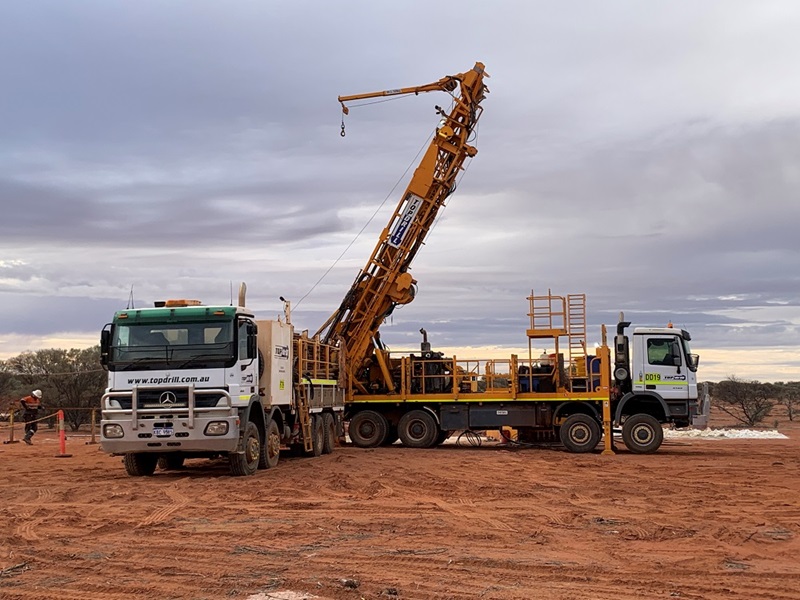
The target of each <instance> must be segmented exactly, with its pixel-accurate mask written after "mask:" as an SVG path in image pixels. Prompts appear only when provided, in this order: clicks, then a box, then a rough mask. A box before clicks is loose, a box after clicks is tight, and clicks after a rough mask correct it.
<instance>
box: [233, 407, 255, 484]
mask: <svg viewBox="0 0 800 600" xmlns="http://www.w3.org/2000/svg"><path fill="white" fill-rule="evenodd" d="M260 456H261V438H260V437H259V435H258V427H256V424H255V423H253V422H252V421H248V422H247V426H246V427H245V429H244V452H242V453H241V454H239V453H238V452H231V453H230V454H229V455H228V461H229V462H230V469H231V475H233V476H234V477H242V476H244V475H254V474H255V472H256V470H257V469H258V462H259V457H260Z"/></svg>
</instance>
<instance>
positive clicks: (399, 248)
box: [317, 62, 489, 394]
mask: <svg viewBox="0 0 800 600" xmlns="http://www.w3.org/2000/svg"><path fill="white" fill-rule="evenodd" d="M486 77H489V75H488V74H487V73H486V72H485V71H484V65H483V63H480V62H477V63H475V66H474V67H473V68H472V69H471V70H469V71H466V72H465V73H459V74H457V75H450V76H446V77H443V78H442V79H440V80H439V81H435V82H433V83H429V84H427V85H421V86H417V87H409V88H402V89H394V90H386V91H382V92H372V93H367V94H356V95H352V96H340V97H339V102H341V104H342V111H343V112H344V113H345V114H347V113H348V112H349V111H348V108H347V107H346V106H345V102H349V101H351V100H362V99H366V98H376V97H381V96H395V95H401V94H419V93H421V92H433V91H444V92H448V93H450V94H451V95H452V96H453V100H454V102H453V107H452V109H451V110H450V112H449V113H447V112H445V110H443V109H442V108H440V107H438V106H437V107H436V111H437V113H438V114H439V115H441V117H442V118H441V121H440V122H439V125H438V127H437V128H436V133H435V135H434V136H433V140H432V141H431V143H430V145H429V147H428V149H427V150H426V152H425V154H424V156H423V157H422V160H421V162H420V164H419V166H418V167H417V169H416V170H415V171H414V175H413V177H412V178H411V181H410V183H409V184H408V187H407V188H406V190H405V192H404V193H403V195H402V197H401V199H400V202H399V203H398V204H397V207H396V208H395V210H394V213H393V214H392V216H391V218H390V219H389V223H388V225H387V226H386V227H385V228H384V229H383V231H382V232H381V235H380V239H379V240H378V244H377V245H376V246H375V249H374V250H373V252H372V255H371V256H370V258H369V260H368V261H367V264H366V266H365V267H364V268H363V269H362V270H361V271H360V272H359V273H358V275H357V276H356V279H355V281H354V282H353V285H352V287H351V288H350V290H349V291H348V292H347V294H346V295H345V297H344V300H343V301H342V303H341V305H340V306H339V308H338V309H337V310H336V311H335V312H334V313H333V314H332V315H331V316H330V317H329V318H328V320H327V321H326V322H325V323H324V324H323V325H322V327H320V329H319V331H318V332H317V335H319V336H322V337H323V340H324V341H325V342H326V343H338V344H339V345H340V346H342V347H343V349H344V350H345V351H346V354H347V367H346V371H347V373H346V376H347V380H348V382H349V383H348V389H349V390H351V391H352V392H353V393H355V394H359V393H361V394H367V393H369V390H370V389H375V388H381V389H384V390H386V391H387V392H389V393H392V392H394V391H395V387H396V386H395V383H394V382H393V377H392V375H391V373H390V369H389V365H388V360H387V352H386V351H385V349H384V347H383V345H382V343H381V342H380V338H379V336H378V329H379V327H380V326H381V324H382V323H383V321H384V319H386V317H388V316H389V315H390V314H391V313H392V311H393V310H394V308H395V306H397V305H398V304H408V303H409V302H411V301H412V300H413V299H414V295H415V293H416V287H415V285H416V283H417V282H416V280H415V279H414V278H413V277H412V276H411V273H409V272H408V271H409V268H410V266H411V262H412V261H413V260H414V257H415V256H416V254H417V252H418V251H419V249H420V247H421V246H422V244H423V242H424V240H425V236H426V235H427V234H428V232H429V231H430V229H431V227H432V226H433V223H434V221H435V219H436V215H437V213H438V211H439V209H440V208H441V207H442V206H444V202H445V200H446V199H447V197H448V196H449V195H450V194H451V193H452V192H453V191H454V190H455V187H456V177H457V176H458V173H459V172H460V171H461V169H462V165H463V163H464V160H465V159H466V158H467V157H473V156H475V154H477V152H478V151H477V149H476V148H475V147H474V146H471V145H469V143H468V141H470V136H471V135H472V131H473V129H474V127H475V125H476V124H477V122H478V119H479V118H480V116H481V113H482V112H483V108H482V107H481V106H480V103H481V101H483V99H484V98H485V95H486V94H487V93H488V92H489V89H488V88H487V87H486V86H485V85H484V83H483V80H484V78H486ZM459 87H460V90H459V91H458V96H456V90H457V88H459ZM373 357H374V362H373ZM373 366H376V367H378V368H377V369H372V368H371V367H373ZM367 372H369V373H371V374H366V373H367Z"/></svg>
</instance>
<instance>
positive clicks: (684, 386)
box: [637, 334, 690, 401]
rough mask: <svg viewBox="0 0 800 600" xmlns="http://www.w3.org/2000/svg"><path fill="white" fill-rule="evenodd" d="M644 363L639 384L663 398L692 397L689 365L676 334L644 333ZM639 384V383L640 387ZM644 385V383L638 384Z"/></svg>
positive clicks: (641, 366)
mask: <svg viewBox="0 0 800 600" xmlns="http://www.w3.org/2000/svg"><path fill="white" fill-rule="evenodd" d="M642 342H643V346H644V347H643V352H642V354H641V355H640V356H641V357H642V364H640V365H639V373H638V374H639V381H637V383H638V384H639V386H641V385H643V386H644V389H645V390H648V391H653V392H657V393H658V394H659V395H660V396H661V397H662V398H664V400H667V401H669V400H688V399H689V381H688V378H689V374H690V373H689V369H688V368H687V366H686V364H685V361H684V358H683V352H682V346H681V343H680V340H679V339H678V337H677V336H674V335H663V334H649V335H644V336H643V340H642ZM639 386H637V387H639ZM639 389H641V387H640V388H639Z"/></svg>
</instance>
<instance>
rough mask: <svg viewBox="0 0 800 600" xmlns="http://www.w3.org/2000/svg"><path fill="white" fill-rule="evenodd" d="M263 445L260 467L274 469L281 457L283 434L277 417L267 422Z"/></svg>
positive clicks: (259, 461)
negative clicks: (276, 419)
mask: <svg viewBox="0 0 800 600" xmlns="http://www.w3.org/2000/svg"><path fill="white" fill-rule="evenodd" d="M264 438H265V439H264V443H263V444H262V445H261V454H259V456H258V468H259V469H274V468H275V467H277V466H278V461H279V460H280V458H281V434H280V431H279V430H278V424H277V423H276V422H275V419H270V420H269V422H268V423H267V435H265V436H264Z"/></svg>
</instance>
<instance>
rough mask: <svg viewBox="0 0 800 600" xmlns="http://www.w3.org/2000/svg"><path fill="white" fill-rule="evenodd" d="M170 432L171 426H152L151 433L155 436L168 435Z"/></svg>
mask: <svg viewBox="0 0 800 600" xmlns="http://www.w3.org/2000/svg"><path fill="white" fill-rule="evenodd" d="M172 432H173V429H172V427H153V435H154V436H156V437H169V436H171V435H172Z"/></svg>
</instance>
